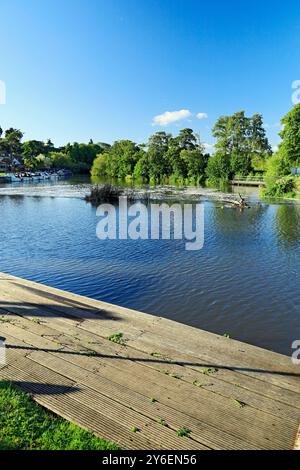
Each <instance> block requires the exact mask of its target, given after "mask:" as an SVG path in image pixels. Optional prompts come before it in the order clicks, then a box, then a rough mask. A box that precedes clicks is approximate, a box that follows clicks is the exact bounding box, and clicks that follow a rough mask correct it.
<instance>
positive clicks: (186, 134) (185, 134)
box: [175, 128, 197, 150]
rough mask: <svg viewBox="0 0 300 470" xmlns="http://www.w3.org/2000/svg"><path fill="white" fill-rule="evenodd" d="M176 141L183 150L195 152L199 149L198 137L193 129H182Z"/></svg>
mask: <svg viewBox="0 0 300 470" xmlns="http://www.w3.org/2000/svg"><path fill="white" fill-rule="evenodd" d="M175 141H176V142H177V144H178V146H179V148H180V149H181V150H195V149H196V147H197V137H196V136H195V134H194V131H193V129H188V128H186V129H182V130H181V131H180V132H179V135H178V136H177V137H175Z"/></svg>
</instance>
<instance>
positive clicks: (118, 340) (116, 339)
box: [107, 333, 125, 345]
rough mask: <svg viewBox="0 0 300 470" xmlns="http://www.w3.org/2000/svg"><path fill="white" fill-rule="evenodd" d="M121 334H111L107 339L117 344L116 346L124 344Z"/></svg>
mask: <svg viewBox="0 0 300 470" xmlns="http://www.w3.org/2000/svg"><path fill="white" fill-rule="evenodd" d="M123 336H124V335H123V333H113V334H112V335H110V336H109V337H108V338H107V339H108V340H109V341H111V342H112V343H117V344H122V345H124V344H125V341H124V339H123Z"/></svg>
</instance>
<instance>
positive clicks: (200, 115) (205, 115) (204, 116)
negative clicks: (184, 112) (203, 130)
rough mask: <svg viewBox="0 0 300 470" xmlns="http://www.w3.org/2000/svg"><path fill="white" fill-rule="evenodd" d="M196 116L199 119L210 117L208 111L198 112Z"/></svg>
mask: <svg viewBox="0 0 300 470" xmlns="http://www.w3.org/2000/svg"><path fill="white" fill-rule="evenodd" d="M196 118H198V119H207V118H208V114H206V113H198V114H196Z"/></svg>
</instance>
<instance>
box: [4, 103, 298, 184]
mask: <svg viewBox="0 0 300 470" xmlns="http://www.w3.org/2000/svg"><path fill="white" fill-rule="evenodd" d="M281 124H282V126H283V127H282V130H281V132H280V137H281V139H282V140H281V143H280V145H279V149H278V151H276V152H275V153H273V152H272V149H271V146H270V143H269V141H268V138H267V136H266V131H265V128H264V125H263V118H262V115H261V114H254V115H253V116H246V115H245V112H244V111H239V112H236V113H234V114H233V115H231V116H221V117H220V118H219V119H218V120H217V122H216V124H215V125H214V127H213V129H212V135H213V137H214V138H215V144H214V152H213V154H212V155H210V154H208V153H207V150H206V147H205V145H204V144H203V143H202V142H201V141H200V137H199V135H198V134H196V133H195V132H194V131H193V130H192V129H189V128H186V129H182V130H180V132H179V134H178V135H177V136H173V135H172V134H170V133H167V132H164V131H160V132H156V133H155V134H153V135H152V136H150V138H149V140H148V142H147V143H145V144H137V143H135V142H133V141H131V140H119V141H116V142H114V143H113V144H112V145H109V144H106V143H103V142H98V143H94V142H93V141H92V140H90V142H89V143H87V144H86V143H77V142H75V143H73V144H71V143H68V144H67V145H65V146H63V147H58V148H56V147H55V146H54V144H53V143H52V142H51V140H50V139H49V140H48V141H47V142H42V141H38V140H29V141H26V142H22V139H23V133H22V132H21V131H20V130H18V129H13V128H11V129H8V130H7V131H6V132H5V133H3V131H2V129H1V128H0V157H2V158H4V159H6V160H8V161H9V162H11V164H13V162H14V160H20V161H22V162H23V164H24V166H25V167H26V168H28V169H32V170H36V169H47V168H65V169H71V170H73V171H74V172H76V173H89V172H90V171H91V174H92V175H93V176H101V177H109V178H118V179H126V178H134V179H141V180H143V181H145V182H156V183H158V182H171V183H172V182H179V183H186V184H188V183H191V184H201V183H204V181H207V180H208V181H209V182H211V183H213V184H217V183H220V182H222V181H228V180H231V179H232V178H234V177H236V176H247V175H254V176H255V175H266V176H269V177H273V178H277V177H285V175H290V174H291V170H292V168H293V167H297V166H300V104H297V105H295V106H294V107H293V108H292V109H291V111H289V112H288V113H287V114H286V116H284V118H283V119H282V121H281Z"/></svg>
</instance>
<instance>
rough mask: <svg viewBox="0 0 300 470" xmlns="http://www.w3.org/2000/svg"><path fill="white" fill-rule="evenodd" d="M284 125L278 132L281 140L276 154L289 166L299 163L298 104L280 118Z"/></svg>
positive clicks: (299, 106) (299, 125) (299, 119)
mask: <svg viewBox="0 0 300 470" xmlns="http://www.w3.org/2000/svg"><path fill="white" fill-rule="evenodd" d="M281 124H282V125H283V126H284V127H283V129H282V131H281V132H280V134H279V135H280V137H281V138H282V142H281V143H280V145H279V150H278V154H279V156H280V158H283V159H284V160H285V161H286V163H287V164H288V166H289V170H290V169H291V168H292V167H293V166H299V165H300V104H296V105H295V106H294V107H293V108H292V109H291V111H289V112H288V113H287V114H286V115H285V116H284V118H283V119H282V120H281Z"/></svg>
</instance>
